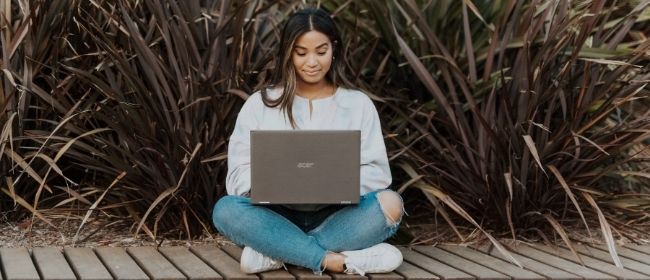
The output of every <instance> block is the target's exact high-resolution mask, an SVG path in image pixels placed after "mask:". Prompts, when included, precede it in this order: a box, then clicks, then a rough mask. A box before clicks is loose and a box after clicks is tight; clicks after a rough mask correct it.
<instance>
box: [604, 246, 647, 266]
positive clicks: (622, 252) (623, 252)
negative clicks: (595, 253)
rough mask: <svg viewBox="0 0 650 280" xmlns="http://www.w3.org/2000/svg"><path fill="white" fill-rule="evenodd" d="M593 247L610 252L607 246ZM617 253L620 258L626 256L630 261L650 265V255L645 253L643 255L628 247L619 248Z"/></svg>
mask: <svg viewBox="0 0 650 280" xmlns="http://www.w3.org/2000/svg"><path fill="white" fill-rule="evenodd" d="M592 247H595V248H598V249H601V250H603V251H607V252H609V251H608V250H609V249H607V245H592ZM616 252H617V253H618V255H619V256H624V257H626V258H628V259H631V260H635V261H638V262H640V263H644V264H648V265H650V255H646V254H644V253H641V252H639V251H636V250H632V249H630V248H627V247H617V248H616Z"/></svg>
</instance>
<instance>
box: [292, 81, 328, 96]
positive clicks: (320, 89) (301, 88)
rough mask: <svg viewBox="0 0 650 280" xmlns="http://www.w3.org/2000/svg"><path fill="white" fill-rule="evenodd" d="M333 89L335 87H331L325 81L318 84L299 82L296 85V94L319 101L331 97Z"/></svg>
mask: <svg viewBox="0 0 650 280" xmlns="http://www.w3.org/2000/svg"><path fill="white" fill-rule="evenodd" d="M333 88H334V86H332V85H330V84H329V83H328V82H326V81H325V80H323V81H321V82H319V83H316V84H308V83H304V82H298V84H297V85H296V91H297V92H296V94H297V95H298V96H300V97H304V98H307V99H318V98H324V97H327V96H331V95H332V93H333V92H334V91H333V90H332V89H333Z"/></svg>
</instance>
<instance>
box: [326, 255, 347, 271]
mask: <svg viewBox="0 0 650 280" xmlns="http://www.w3.org/2000/svg"><path fill="white" fill-rule="evenodd" d="M344 263H345V255H343V254H341V253H332V252H330V253H327V255H325V260H324V261H323V264H322V267H321V268H322V269H325V270H328V271H331V272H343V264H344Z"/></svg>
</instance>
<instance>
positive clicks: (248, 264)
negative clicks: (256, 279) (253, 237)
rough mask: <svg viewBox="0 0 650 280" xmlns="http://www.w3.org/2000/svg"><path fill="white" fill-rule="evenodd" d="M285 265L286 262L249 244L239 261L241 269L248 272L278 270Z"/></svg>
mask: <svg viewBox="0 0 650 280" xmlns="http://www.w3.org/2000/svg"><path fill="white" fill-rule="evenodd" d="M283 266H284V263H282V262H281V261H277V260H274V259H272V258H269V257H267V256H265V255H262V254H261V253H259V252H257V251H255V250H253V249H252V248H251V247H248V246H246V247H244V250H243V251H242V253H241V260H240V262H239V268H240V269H241V271H242V272H244V273H248V274H252V273H259V272H264V271H269V270H276V269H279V268H281V267H283Z"/></svg>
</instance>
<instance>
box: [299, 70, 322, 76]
mask: <svg viewBox="0 0 650 280" xmlns="http://www.w3.org/2000/svg"><path fill="white" fill-rule="evenodd" d="M303 72H304V73H305V74H307V76H316V75H317V74H318V73H319V72H320V70H316V71H303Z"/></svg>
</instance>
